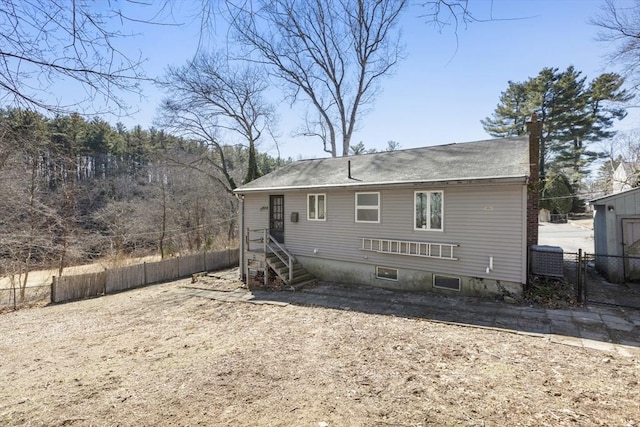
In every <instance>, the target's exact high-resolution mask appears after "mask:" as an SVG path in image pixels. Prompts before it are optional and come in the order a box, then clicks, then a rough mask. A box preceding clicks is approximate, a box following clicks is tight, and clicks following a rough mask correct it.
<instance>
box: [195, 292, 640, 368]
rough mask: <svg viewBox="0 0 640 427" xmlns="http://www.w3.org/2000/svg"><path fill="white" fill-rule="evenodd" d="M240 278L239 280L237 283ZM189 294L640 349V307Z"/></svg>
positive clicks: (348, 295)
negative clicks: (636, 308) (553, 307)
mask: <svg viewBox="0 0 640 427" xmlns="http://www.w3.org/2000/svg"><path fill="white" fill-rule="evenodd" d="M238 283H239V282H238ZM184 289H185V292H189V293H190V294H192V295H191V296H200V297H203V298H209V299H214V300H218V301H225V302H249V303H253V304H276V305H281V304H282V305H284V304H294V305H300V306H308V307H326V308H332V309H337V310H350V311H359V312H363V313H370V314H381V315H388V316H399V317H412V318H421V319H428V320H431V321H437V322H446V323H452V324H459V325H466V326H475V327H485V328H497V329H501V330H507V331H510V332H515V333H525V334H536V335H544V336H548V337H549V339H551V340H553V341H557V342H561V343H564V344H569V345H575V346H580V347H587V348H594V349H598V350H604V351H614V352H615V351H618V352H620V353H624V354H627V355H628V354H630V353H633V352H634V351H637V352H638V354H640V311H637V310H625V309H623V308H612V307H605V306H589V307H577V308H571V309H550V308H543V307H530V306H522V305H512V304H505V303H502V302H497V301H492V300H486V299H479V298H469V297H462V296H455V297H446V296H440V295H432V294H423V293H411V292H395V291H390V290H386V289H381V288H375V287H368V286H347V285H341V284H336V283H329V282H321V283H320V284H318V285H316V286H312V287H307V288H304V289H302V290H300V291H297V292H286V291H283V292H270V291H264V290H259V289H258V290H252V291H249V290H248V289H245V288H237V289H235V290H233V291H229V290H224V291H221V290H215V289H212V288H209V287H207V286H203V285H200V284H194V285H191V286H186V287H185V288H184Z"/></svg>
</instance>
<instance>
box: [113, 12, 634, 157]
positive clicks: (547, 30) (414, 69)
mask: <svg viewBox="0 0 640 427" xmlns="http://www.w3.org/2000/svg"><path fill="white" fill-rule="evenodd" d="M470 4H471V6H472V7H473V9H472V10H473V12H474V14H475V15H476V16H477V17H478V18H481V19H488V18H490V17H493V18H494V20H491V21H488V22H475V23H471V24H469V25H467V26H466V27H461V28H459V29H458V31H457V41H456V35H455V33H454V32H453V29H451V28H445V29H443V30H442V31H439V30H438V29H437V28H434V27H433V26H431V25H429V24H428V23H427V22H426V19H425V18H420V17H419V14H420V13H424V9H420V8H413V9H411V10H410V11H409V13H407V14H405V16H404V18H403V20H402V22H401V25H402V31H403V36H404V44H405V48H406V57H405V59H404V60H403V61H402V62H401V63H400V65H399V66H398V68H397V69H396V71H395V73H394V74H393V75H392V76H390V77H387V78H385V80H383V81H382V88H383V91H382V93H381V94H380V95H379V96H378V97H377V99H376V101H375V103H374V104H373V105H371V106H370V107H369V110H370V111H369V113H368V114H367V115H365V116H364V117H363V118H362V119H361V121H360V125H359V127H358V130H357V132H355V134H354V136H353V140H352V143H353V144H357V143H358V142H360V141H363V142H364V144H365V146H366V147H367V148H375V149H384V148H385V147H386V146H387V141H389V140H394V141H397V142H399V143H400V145H401V148H413V147H421V146H428V145H438V144H445V143H451V142H464V141H473V140H479V139H486V138H488V137H489V136H488V135H487V134H486V133H485V132H484V130H483V129H482V126H481V124H480V120H481V119H483V118H485V117H487V116H489V115H490V114H491V113H492V112H493V110H494V109H495V106H496V104H497V102H498V98H499V96H500V92H502V91H503V90H505V89H506V87H507V82H508V81H509V80H513V81H523V80H526V79H527V78H529V77H533V76H535V75H537V74H538V72H539V71H540V70H541V69H542V68H544V67H558V68H560V69H564V68H566V67H567V66H569V65H574V66H575V67H576V68H577V69H578V70H580V71H582V72H583V75H585V76H587V78H588V80H591V79H593V78H595V77H596V76H597V75H598V74H600V73H603V72H610V71H619V70H617V69H616V67H615V66H612V65H611V64H608V61H607V60H606V58H605V56H606V54H607V53H608V52H610V51H611V49H612V46H608V45H607V44H605V43H603V42H598V41H596V40H595V39H596V36H597V33H598V28H597V27H595V26H593V25H590V24H589V20H590V19H591V18H593V17H594V16H596V15H597V14H598V13H600V8H601V6H602V4H603V1H602V0H493V1H491V0H470ZM219 33H220V34H216V42H217V44H221V45H222V44H224V43H225V38H224V37H225V34H224V32H223V31H219ZM197 38H198V35H197V28H196V27H195V26H192V27H188V26H187V27H181V28H173V27H169V28H167V27H160V28H158V27H155V28H150V29H147V31H145V33H144V34H143V35H141V36H140V37H137V38H136V43H137V47H138V48H139V49H140V50H141V51H142V54H143V55H144V56H145V57H148V62H147V64H146V69H147V73H148V74H149V75H155V74H160V73H162V70H163V69H164V68H165V67H166V66H167V65H170V64H171V65H182V64H183V63H184V62H185V61H186V60H187V59H188V58H189V56H190V55H192V54H193V53H194V52H195V49H196V45H197ZM145 94H146V96H147V99H146V100H144V101H143V102H141V103H138V99H132V100H131V102H132V103H135V104H138V105H139V110H140V111H139V112H138V113H136V114H134V115H133V116H132V117H130V118H125V119H122V120H121V121H122V122H123V123H124V124H125V125H127V126H129V127H130V126H133V125H135V124H140V125H142V126H143V127H149V126H151V125H152V124H153V119H154V117H155V112H156V107H157V105H158V103H159V101H160V99H161V98H162V94H161V93H158V92H157V91H156V90H155V89H154V88H152V87H148V88H146V89H145ZM280 101H281V100H280V99H273V102H275V103H279V104H280V105H281V106H280V108H279V111H278V113H279V117H280V124H279V135H280V136H279V138H278V143H279V149H280V155H281V156H282V157H293V158H294V159H297V158H311V157H325V156H327V154H326V153H324V152H323V151H322V145H321V143H320V142H319V141H317V140H314V139H310V138H303V137H298V138H294V137H292V136H291V135H292V132H293V131H294V130H295V128H296V127H297V126H298V125H299V123H300V120H301V118H302V117H303V113H304V107H302V106H295V107H294V108H292V109H291V108H289V107H288V105H286V103H281V102H280ZM638 124H639V123H638V114H637V113H636V112H635V111H634V110H633V109H631V110H630V114H629V117H627V118H626V119H625V120H624V121H623V122H621V123H620V124H619V125H618V126H617V128H618V129H621V130H628V129H632V128H636V127H638ZM259 149H260V150H261V151H266V152H268V153H269V154H271V155H273V156H277V155H278V150H277V149H276V147H275V144H274V143H273V142H272V141H264V142H263V143H262V144H261V146H260V147H259Z"/></svg>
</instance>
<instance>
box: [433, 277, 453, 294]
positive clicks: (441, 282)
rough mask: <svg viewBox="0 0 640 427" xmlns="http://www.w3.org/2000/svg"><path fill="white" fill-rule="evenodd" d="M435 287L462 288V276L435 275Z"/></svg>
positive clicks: (451, 289)
mask: <svg viewBox="0 0 640 427" xmlns="http://www.w3.org/2000/svg"><path fill="white" fill-rule="evenodd" d="M433 287H434V288H440V289H448V290H450V291H459V290H460V278H459V277H451V276H441V275H439V274H434V275H433Z"/></svg>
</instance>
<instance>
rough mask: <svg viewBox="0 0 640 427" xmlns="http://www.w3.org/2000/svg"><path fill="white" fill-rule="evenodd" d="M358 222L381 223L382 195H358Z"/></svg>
mask: <svg viewBox="0 0 640 427" xmlns="http://www.w3.org/2000/svg"><path fill="white" fill-rule="evenodd" d="M356 222H380V193H356Z"/></svg>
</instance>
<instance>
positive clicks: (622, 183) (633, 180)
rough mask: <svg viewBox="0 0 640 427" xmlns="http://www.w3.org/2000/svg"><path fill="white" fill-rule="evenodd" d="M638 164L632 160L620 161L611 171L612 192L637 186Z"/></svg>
mask: <svg viewBox="0 0 640 427" xmlns="http://www.w3.org/2000/svg"><path fill="white" fill-rule="evenodd" d="M639 171H640V165H638V164H637V163H634V162H620V164H619V165H618V167H617V168H616V169H615V170H614V171H613V176H612V178H611V181H612V183H611V185H612V189H613V191H612V192H613V193H620V192H621V191H625V190H629V189H631V188H634V187H637V186H638V174H639Z"/></svg>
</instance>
